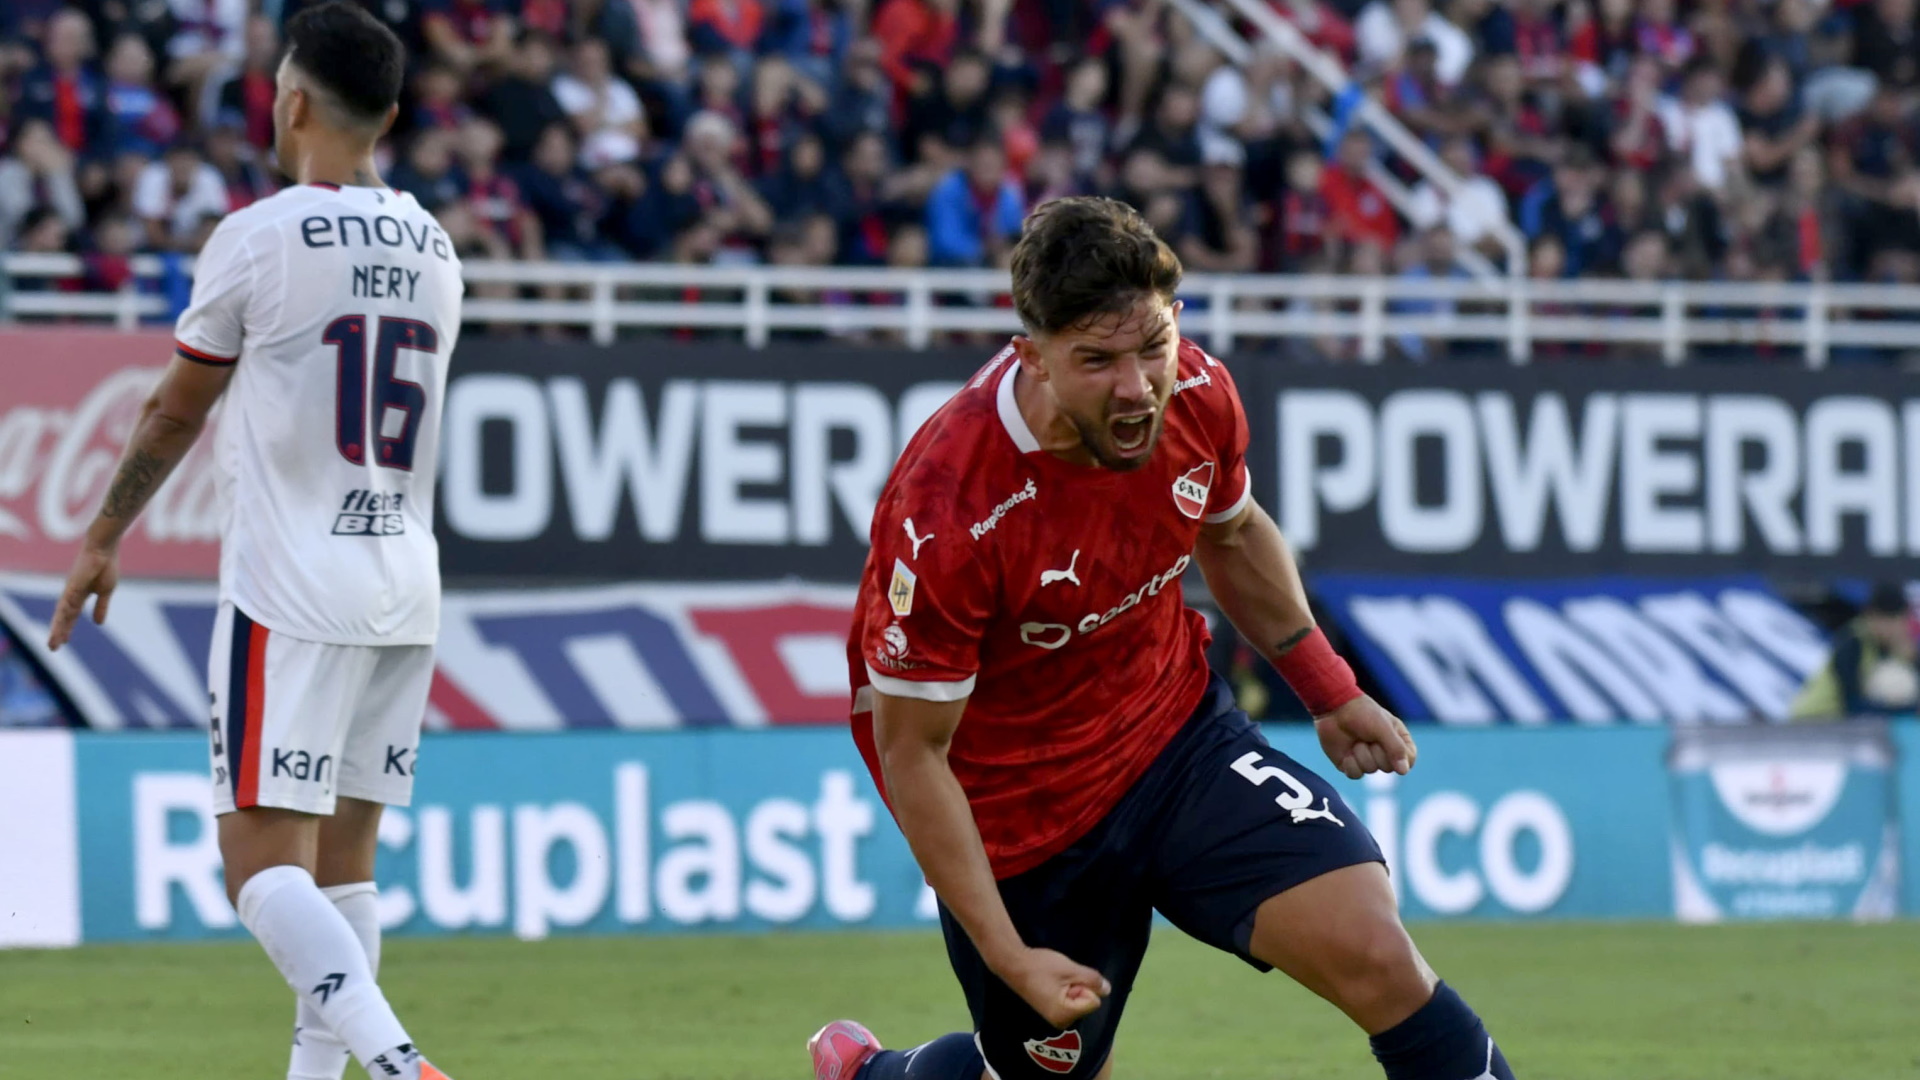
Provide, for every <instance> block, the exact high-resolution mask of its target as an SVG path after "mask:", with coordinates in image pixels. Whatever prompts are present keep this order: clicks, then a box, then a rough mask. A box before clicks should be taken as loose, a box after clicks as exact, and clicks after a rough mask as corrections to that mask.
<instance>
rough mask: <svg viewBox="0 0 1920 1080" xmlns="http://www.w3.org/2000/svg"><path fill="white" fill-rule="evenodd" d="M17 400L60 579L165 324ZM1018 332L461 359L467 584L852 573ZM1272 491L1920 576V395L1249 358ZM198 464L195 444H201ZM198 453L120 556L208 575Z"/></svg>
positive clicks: (1, 517)
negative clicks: (939, 420) (931, 428)
mask: <svg viewBox="0 0 1920 1080" xmlns="http://www.w3.org/2000/svg"><path fill="white" fill-rule="evenodd" d="M0 344H3V345H5V347H6V348H7V349H8V351H10V352H18V353H20V354H22V355H46V354H58V355H60V356H61V358H62V361H63V363H61V364H45V365H30V366H29V367H28V368H26V369H23V380H24V381H22V380H16V383H15V384H10V386H9V389H10V390H11V391H13V393H14V395H15V396H14V397H10V398H9V399H8V400H7V401H6V402H5V403H4V404H3V405H0V566H4V567H6V568H7V569H9V570H14V571H27V572H37V573H61V572H64V571H65V569H66V567H67V562H68V560H69V559H70V558H71V545H72V544H73V543H74V542H75V541H76V540H77V538H78V536H79V530H80V529H82V528H84V527H85V521H86V515H87V514H90V513H91V512H92V510H93V508H94V507H96V506H97V505H98V503H99V498H100V495H101V489H102V487H103V486H104V484H105V483H106V479H107V478H108V474H109V473H110V471H111V464H112V462H113V461H114V460H115V459H116V458H117V455H118V454H119V451H120V450H121V448H122V447H123V446H124V444H125V440H126V436H127V433H128V431H129V430H130V426H129V425H130V421H131V417H132V415H133V412H134V410H135V409H137V407H138V404H139V401H140V399H141V397H142V396H143V395H144V394H145V392H146V389H147V388H148V387H150V386H151V384H152V380H153V379H154V378H155V377H156V376H157V374H158V372H159V370H160V368H161V367H162V366H163V365H164V364H165V362H166V358H167V355H168V354H169V351H170V349H169V346H168V345H167V344H166V340H165V338H164V337H162V336H160V335H115V334H110V333H104V332H100V333H93V332H80V331H19V332H9V333H7V334H6V335H5V336H4V337H0ZM994 351H995V348H994V347H981V348H977V349H944V350H935V351H929V352H909V351H905V350H893V349H887V348H883V347H873V348H868V347H858V348H854V347H840V346H832V347H809V346H791V345H790V346H781V347H775V348H770V349H766V350H762V351H754V350H750V349H747V348H745V347H743V346H740V345H737V344H734V343H731V342H716V343H712V344H703V345H700V346H688V345H680V344H672V343H649V344H648V345H647V346H646V347H645V353H644V358H643V361H639V362H637V361H636V359H635V354H634V353H633V352H632V351H631V350H627V349H604V348H600V347H597V346H593V345H589V344H585V343H580V344H570V345H569V344H562V345H554V344H550V343H544V342H541V343H536V342H531V341H501V340H475V341H473V342H469V343H465V344H463V345H462V346H461V351H460V361H459V363H458V364H457V365H455V369H454V371H453V374H452V381H451V383H450V385H449V391H448V399H447V407H446V413H445V418H444V421H443V430H444V435H445V443H444V444H443V452H442V469H443V474H442V478H441V483H440V487H439V491H440V503H441V505H440V507H439V508H438V511H439V512H438V514H437V515H436V530H437V532H438V534H439V537H440V541H441V552H442V568H443V570H444V572H445V573H446V574H447V575H448V576H449V578H451V579H454V580H456V581H457V580H458V579H461V578H473V577H476V576H483V577H490V578H498V577H503V576H504V577H512V578H515V579H517V580H518V579H527V578H549V579H575V580H579V579H596V580H608V579H622V580H631V579H654V580H669V579H670V580H685V579H688V578H697V579H705V580H731V581H742V580H767V579H772V578H781V577H788V576H798V577H803V578H807V579H810V580H816V581H836V582H851V581H853V580H854V579H855V578H856V576H857V575H858V573H859V568H860V566H861V563H862V561H863V559H864V556H865V541H866V532H867V526H868V524H869V519H870V516H871V513H872V508H873V504H874V501H875V499H877V497H878V494H879V491H880V487H881V485H882V484H883V483H884V482H885V480H886V476H887V473H888V471H889V470H890V469H891V468H892V464H893V461H894V458H895V457H896V456H897V455H898V453H899V451H900V448H901V447H902V446H904V445H905V442H906V439H907V438H908V437H909V436H910V435H911V434H912V433H913V431H914V430H916V429H917V428H918V427H919V425H920V423H921V422H922V421H923V420H925V418H926V417H927V416H928V415H930V414H931V413H932V412H933V410H934V409H937V408H938V407H939V406H940V405H941V404H942V403H943V402H944V401H945V400H946V399H947V398H948V397H949V396H950V395H951V394H952V392H953V391H954V389H955V388H956V387H958V386H959V385H960V384H961V383H962V382H963V381H964V380H965V379H966V378H968V377H969V376H970V375H972V374H973V373H974V372H975V371H976V370H978V369H979V368H980V366H981V365H983V364H984V363H985V362H986V361H987V360H988V359H989V357H991V355H992V354H993V352H994ZM1228 364H1229V366H1230V367H1231V368H1232V370H1233V373H1234V378H1235V380H1236V382H1237V383H1238V384H1239V386H1240V391H1241V396H1242V399H1243V400H1244V402H1245V404H1246V410H1247V419H1248V424H1249V427H1250V431H1251V437H1252V445H1251V448H1250V450H1249V452H1248V457H1247V460H1248V464H1249V467H1250V469H1251V471H1252V475H1253V480H1254V485H1255V488H1254V494H1255V497H1256V498H1258V499H1259V500H1260V502H1261V503H1262V505H1264V506H1266V507H1267V508H1268V509H1269V510H1271V511H1272V512H1273V514H1274V517H1275V518H1276V519H1277V520H1278V521H1279V522H1280V525H1281V527H1282V528H1283V529H1285V530H1286V532H1287V534H1288V536H1289V538H1290V539H1291V540H1292V542H1293V544H1294V546H1295V547H1296V548H1297V549H1298V550H1299V551H1300V552H1301V553H1302V556H1303V559H1304V561H1305V563H1306V565H1307V567H1308V569H1309V571H1310V572H1312V571H1319V570H1343V571H1350V572H1367V573H1402V574H1407V573H1418V574H1453V575H1462V574H1471V575H1482V576H1489V577H1496V576H1506V577H1511V576H1537V577H1555V576H1561V577H1565V576H1573V575H1582V574H1592V573H1597V572H1604V573H1633V574H1672V575H1687V576H1698V575H1703V574H1721V573H1727V572H1729V571H1735V570H1745V571H1764V572H1767V573H1770V574H1779V573H1790V574H1793V575H1797V576H1803V577H1807V578H1824V579H1829V580H1832V579H1838V578H1842V577H1848V578H1866V579H1874V578H1883V577H1899V576H1903V574H1902V570H1903V567H1904V566H1905V565H1906V563H1907V562H1909V561H1911V560H1912V559H1913V558H1914V557H1916V556H1920V391H1916V390H1915V389H1914V388H1913V386H1912V381H1911V379H1910V378H1909V377H1906V376H1903V375H1901V374H1900V373H1898V372H1891V371H1882V370H1878V369H1867V368H1861V367H1847V366H1843V367H1835V368H1830V369H1826V370H1822V371H1817V372H1816V371H1807V370H1805V369H1802V368H1800V367H1798V366H1792V365H1778V366H1762V367H1755V366H1741V367H1737V368H1736V367H1731V366H1728V367H1716V366H1710V365H1695V366H1692V367H1686V368H1679V369H1653V368H1648V367H1645V366H1641V365H1625V364H1622V365H1609V364H1586V363H1582V364H1544V363H1543V364H1536V365H1533V366H1530V367H1525V368H1515V367H1511V366H1508V365H1504V364H1501V365H1495V364H1487V365H1476V364H1452V365H1446V366H1444V367H1436V366H1426V367H1366V366H1350V365H1348V366H1342V365H1303V364H1297V363H1290V362H1287V361H1285V360H1283V359H1281V358H1279V357H1276V356H1262V355H1259V354H1253V353H1244V352H1243V353H1239V354H1236V355H1235V356H1234V357H1233V358H1232V359H1231V360H1230V361H1228ZM198 453H199V452H196V454H198ZM205 465H206V462H205V461H199V460H197V458H196V457H193V456H190V457H189V459H188V461H187V462H186V463H184V464H183V465H182V467H181V470H180V471H179V472H178V473H177V474H176V475H175V477H174V478H173V479H172V480H171V481H170V482H169V483H168V484H167V485H165V486H164V487H163V488H162V490H161V491H160V493H159V495H158V496H157V497H156V499H155V502H154V504H153V506H151V507H150V508H149V509H148V512H147V514H146V515H145V516H144V517H143V518H142V521H141V524H140V525H139V526H138V527H137V528H136V529H135V531H134V533H133V534H131V536H130V538H129V541H128V544H127V546H126V548H125V549H124V555H125V559H126V566H125V570H126V571H127V572H128V573H129V574H130V575H132V576H152V575H165V576H200V577H211V576H212V574H213V570H214V567H215V544H214V541H215V539H216V538H217V535H218V506H217V500H215V499H214V498H213V495H214V493H213V490H212V484H211V475H210V473H209V472H208V470H207V469H206V468H205Z"/></svg>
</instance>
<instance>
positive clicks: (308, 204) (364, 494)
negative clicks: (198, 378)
mask: <svg viewBox="0 0 1920 1080" xmlns="http://www.w3.org/2000/svg"><path fill="white" fill-rule="evenodd" d="M462 292H463V286H462V284H461V279H460V259H459V257H458V256H457V255H455V254H454V251H453V245H452V244H451V243H450V242H449V241H448V239H447V235H446V233H445V231H443V230H442V229H441V228H440V226H439V224H438V223H436V222H435V221H434V219H433V215H431V214H429V213H427V212H426V211H425V210H423V209H422V208H421V207H420V204H419V203H418V202H415V201H414V198H413V196H411V195H406V194H402V193H399V192H396V191H393V190H392V189H390V188H365V187H347V188H341V187H335V186H334V185H331V184H307V185H303V186H299V187H292V188H288V189H287V190H285V191H282V192H280V193H279V194H277V195H274V196H273V197H271V198H268V199H263V200H261V201H260V202H257V203H254V204H253V205H252V206H249V207H246V208H245V209H242V210H238V211H235V212H234V213H232V214H229V215H227V217H226V218H225V219H223V220H222V221H221V222H220V225H219V227H218V228H216V229H215V230H214V232H213V235H212V237H211V238H210V239H208V241H207V245H206V248H205V249H204V250H203V251H202V252H201V253H200V257H199V260H198V262H197V264H196V266H195V273H194V282H193V302H192V304H191V306H189V307H188V308H187V310H186V312H185V313H183V314H182V315H181V316H180V321H179V324H178V326H177V327H176V329H175V332H174V336H175V339H176V341H175V344H176V347H177V348H178V349H179V351H180V352H181V353H182V354H184V355H186V356H187V357H189V358H191V359H194V360H198V361H200V362H202V363H209V364H237V365H238V367H237V369H236V370H235V372H234V376H233V382H232V384H231V385H230V386H229V387H228V389H227V394H226V401H225V405H224V407H223V412H222V414H221V417H220V424H219V436H218V441H217V443H216V461H217V462H218V465H219V470H220V477H221V487H222V494H223V496H224V505H225V513H226V524H225V528H224V529H223V531H222V543H221V548H220V595H221V599H223V600H230V601H232V602H233V603H234V604H235V605H236V606H237V607H238V608H239V609H240V610H241V611H243V612H245V613H246V614H247V615H248V616H249V617H251V618H252V619H253V620H254V621H255V622H258V623H260V624H261V625H262V626H265V627H266V628H267V629H269V630H272V631H274V632H276V633H281V634H285V635H287V636H289V637H294V638H302V639H305V640H309V641H318V642H325V643H329V644H335V645H425V644H431V643H432V642H433V640H434V638H435V636H436V635H437V634H438V632H439V628H440V550H439V546H438V544H437V543H436V542H435V541H434V538H433V489H434V477H435V473H436V465H437V463H438V456H439V449H440V411H441V402H442V400H443V399H444V397H445V395H446V386H447V363H448V360H449V359H450V358H451V356H452V354H453V347H454V342H455V341H456V340H457V339H458V338H459V335H460V299H461V294H462Z"/></svg>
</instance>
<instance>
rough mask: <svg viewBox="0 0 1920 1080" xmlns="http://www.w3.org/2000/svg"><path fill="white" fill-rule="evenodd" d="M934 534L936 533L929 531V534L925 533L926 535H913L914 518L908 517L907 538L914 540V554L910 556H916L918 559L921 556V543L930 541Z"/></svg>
mask: <svg viewBox="0 0 1920 1080" xmlns="http://www.w3.org/2000/svg"><path fill="white" fill-rule="evenodd" d="M933 535H934V534H932V533H928V534H927V535H925V536H915V535H913V519H912V518H908V519H907V539H908V540H909V541H911V542H912V544H913V554H912V556H910V557H911V558H915V559H917V558H919V557H920V545H921V544H924V543H926V542H927V541H929V540H931V539H933Z"/></svg>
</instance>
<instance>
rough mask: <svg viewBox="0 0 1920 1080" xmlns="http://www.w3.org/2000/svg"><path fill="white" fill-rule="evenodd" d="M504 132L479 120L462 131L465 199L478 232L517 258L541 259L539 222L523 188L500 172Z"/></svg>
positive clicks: (461, 157)
mask: <svg viewBox="0 0 1920 1080" xmlns="http://www.w3.org/2000/svg"><path fill="white" fill-rule="evenodd" d="M505 141H506V140H505V139H504V138H503V137H502V136H501V134H500V128H499V126H498V125H496V124H494V122H493V121H491V120H485V119H482V118H480V117H475V118H473V119H471V120H468V121H467V122H466V124H465V125H464V126H462V127H461V129H460V135H459V157H460V179H461V186H462V191H461V196H462V198H464V199H465V200H466V203H467V209H468V211H469V212H470V213H471V214H472V215H473V224H474V227H475V228H476V229H481V230H484V231H486V232H488V233H491V234H492V235H493V236H495V237H497V238H498V239H499V240H500V241H501V242H502V243H503V244H504V245H505V247H506V249H507V251H508V252H509V253H510V254H511V255H512V257H514V258H519V259H538V258H541V257H542V256H541V242H540V241H541V235H540V221H539V218H538V217H537V216H536V215H535V214H534V213H533V211H532V210H530V209H528V207H527V204H526V201H525V200H524V199H522V198H521V196H520V185H519V184H516V183H514V181H513V178H512V177H510V176H507V175H505V174H504V173H502V172H501V171H500V150H501V147H502V146H504V145H505Z"/></svg>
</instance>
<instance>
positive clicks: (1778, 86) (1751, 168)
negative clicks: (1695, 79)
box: [1736, 46, 1820, 188]
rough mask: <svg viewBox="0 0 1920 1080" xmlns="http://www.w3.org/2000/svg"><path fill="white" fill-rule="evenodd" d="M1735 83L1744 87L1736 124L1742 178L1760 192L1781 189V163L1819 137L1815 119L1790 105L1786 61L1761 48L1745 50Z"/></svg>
mask: <svg viewBox="0 0 1920 1080" xmlns="http://www.w3.org/2000/svg"><path fill="white" fill-rule="evenodd" d="M1736 78H1737V79H1739V80H1740V81H1741V82H1743V83H1744V84H1745V89H1744V90H1743V91H1742V93H1741V107H1740V113H1739V120H1740V130H1741V131H1742V133H1743V134H1744V135H1745V144H1744V146H1743V148H1742V161H1743V163H1744V164H1745V165H1746V171H1747V175H1748V176H1749V177H1751V178H1752V179H1753V181H1754V183H1756V184H1759V185H1761V186H1762V187H1770V188H1778V187H1781V186H1783V185H1785V184H1786V182H1787V163H1788V162H1789V161H1791V160H1792V159H1793V156H1794V155H1795V154H1797V153H1799V152H1800V150H1801V148H1803V147H1806V146H1810V145H1812V144H1813V141H1814V140H1815V139H1816V138H1818V137H1819V135H1820V118H1819V117H1818V116H1816V115H1814V114H1813V113H1812V112H1810V111H1807V110H1804V109H1802V108H1801V107H1800V104H1799V102H1797V101H1795V100H1794V92H1793V72H1792V70H1791V69H1790V68H1788V67H1787V62H1786V61H1785V60H1782V59H1781V58H1780V57H1778V56H1775V55H1773V54H1771V53H1769V52H1767V51H1766V50H1765V49H1764V48H1760V47H1757V46H1756V47H1753V48H1750V49H1748V50H1747V52H1746V53H1745V55H1744V56H1743V57H1742V65H1741V69H1740V71H1739V72H1737V73H1736Z"/></svg>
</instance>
